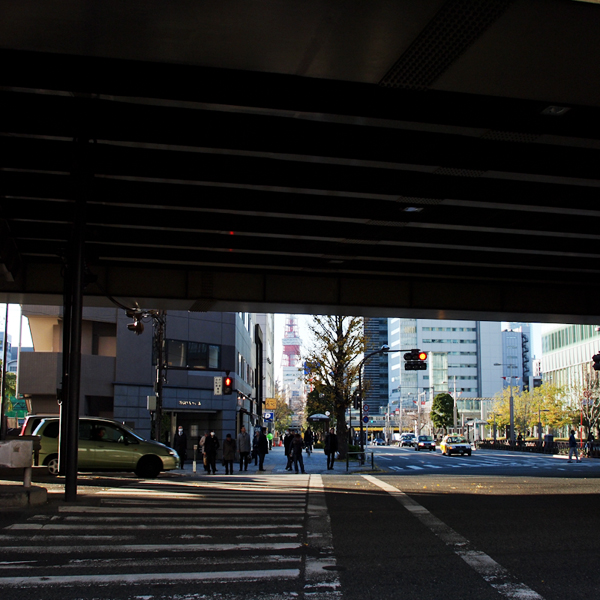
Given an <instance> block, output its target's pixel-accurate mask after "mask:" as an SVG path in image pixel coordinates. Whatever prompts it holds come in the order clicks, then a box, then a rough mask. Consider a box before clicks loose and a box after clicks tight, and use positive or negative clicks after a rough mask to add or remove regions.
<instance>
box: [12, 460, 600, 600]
mask: <svg viewBox="0 0 600 600" xmlns="http://www.w3.org/2000/svg"><path fill="white" fill-rule="evenodd" d="M377 453H378V458H377V459H376V463H377V464H383V463H385V464H386V467H385V469H384V470H381V471H377V472H375V473H370V472H367V471H365V472H364V473H353V474H349V475H346V474H338V473H336V474H327V473H322V474H321V473H318V474H315V473H313V474H312V475H306V476H303V475H298V476H297V475H295V474H290V473H287V472H270V473H266V474H258V473H248V474H243V475H242V474H238V475H235V476H233V477H231V476H230V477H227V476H224V475H217V476H211V477H205V476H200V477H198V478H190V477H186V476H182V475H178V474H177V473H169V474H164V475H161V476H160V477H159V478H158V479H157V480H153V481H143V480H142V481H140V480H138V479H136V478H135V477H133V476H129V475H114V476H82V477H81V479H80V482H79V498H78V502H77V503H75V504H66V503H65V502H64V500H63V499H62V498H63V496H62V484H61V482H60V480H57V481H55V483H52V484H49V491H50V497H51V500H50V502H49V504H48V505H47V506H44V507H38V508H32V509H29V510H25V511H12V512H6V511H0V596H1V597H2V598H7V599H8V600H13V599H15V600H16V599H18V600H30V599H31V600H55V599H56V600H58V599H60V600H75V599H77V600H109V599H111V600H112V599H114V600H121V599H123V600H124V599H131V600H133V599H134V598H135V599H138V600H139V599H140V598H144V600H186V599H187V600H200V599H202V598H215V599H216V598H219V599H220V600H238V599H242V598H244V599H252V598H261V599H265V600H275V599H276V598H277V599H286V598H290V599H291V598H294V599H296V598H311V599H312V600H321V599H323V600H324V599H325V598H327V599H328V600H332V599H334V600H335V599H336V598H344V599H346V600H355V599H356V600H359V599H360V600H364V599H370V598H377V599H381V598H402V599H403V600H404V599H407V600H413V599H414V600H416V599H419V600H423V599H424V598H431V599H437V598H453V599H468V598H477V599H479V600H485V599H488V598H490V599H491V598H511V599H512V598H519V599H522V598H528V599H536V598H544V599H546V600H553V599H557V600H558V599H560V600H564V598H565V597H570V598H595V597H598V589H599V587H600V586H599V584H600V576H599V575H598V573H597V569H596V567H595V564H596V562H597V560H598V558H599V557H598V549H597V545H596V544H595V537H596V531H597V530H598V526H599V525H600V523H598V520H599V519H600V510H598V508H600V507H599V506H598V504H599V503H600V500H599V496H598V491H599V487H600V479H599V478H600V464H598V465H597V464H596V462H595V461H584V462H582V463H572V464H568V463H567V462H566V461H565V460H564V459H562V458H552V457H546V458H545V457H540V456H537V457H535V456H530V455H524V456H521V457H516V458H515V455H512V454H508V456H506V457H505V456H504V455H500V454H494V456H487V453H485V452H480V451H478V452H476V453H474V454H473V455H472V456H471V457H443V456H441V455H440V454H439V451H438V452H437V453H436V454H433V453H428V454H425V453H418V452H414V450H408V449H406V450H400V449H389V448H378V449H377ZM384 458H389V459H390V460H383V459H384ZM469 461H470V462H469ZM488 463H492V464H488ZM599 463H600V461H599ZM427 464H431V465H436V466H437V465H438V464H439V465H440V466H441V468H433V467H431V466H426V465H427ZM468 464H470V465H471V466H466V465H468ZM454 465H459V466H458V467H457V466H454ZM473 465H478V466H473ZM393 466H398V467H401V468H402V470H395V469H392V468H391V467H393ZM409 466H414V467H419V468H416V469H410V468H408V467H409Z"/></svg>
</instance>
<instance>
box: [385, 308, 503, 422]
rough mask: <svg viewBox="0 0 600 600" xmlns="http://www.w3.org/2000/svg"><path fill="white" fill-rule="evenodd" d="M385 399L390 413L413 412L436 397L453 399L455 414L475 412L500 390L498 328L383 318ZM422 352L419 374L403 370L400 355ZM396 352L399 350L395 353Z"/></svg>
mask: <svg viewBox="0 0 600 600" xmlns="http://www.w3.org/2000/svg"><path fill="white" fill-rule="evenodd" d="M388 340H389V346H390V348H391V350H395V351H396V352H392V353H390V354H389V390H390V393H389V398H390V405H391V407H392V408H396V407H400V406H402V408H403V409H408V410H410V409H414V407H415V406H418V403H419V402H420V403H421V406H424V403H429V402H431V401H432V400H433V398H434V396H435V395H436V394H439V393H441V392H449V393H450V394H452V395H453V396H455V395H456V397H457V399H458V400H457V406H458V409H459V411H461V410H462V411H468V412H474V411H475V412H478V411H480V410H481V400H480V399H481V398H492V397H493V396H494V395H495V394H496V393H497V392H500V391H501V390H502V383H503V379H502V374H503V373H502V362H503V361H502V331H501V323H499V322H491V321H490V322H488V321H446V320H433V319H431V320H430V319H389V321H388ZM412 348H418V349H420V350H425V351H426V352H427V353H428V355H429V356H428V361H427V363H428V368H427V370H424V371H406V370H404V350H407V349H412ZM399 350H400V351H399Z"/></svg>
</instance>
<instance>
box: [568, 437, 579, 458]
mask: <svg viewBox="0 0 600 600" xmlns="http://www.w3.org/2000/svg"><path fill="white" fill-rule="evenodd" d="M573 454H574V455H575V462H581V459H580V458H579V453H578V452H577V440H576V439H575V431H573V430H572V429H571V435H570V437H569V460H568V462H573V461H572V460H571V458H572V456H573Z"/></svg>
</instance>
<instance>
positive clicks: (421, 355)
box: [404, 349, 427, 371]
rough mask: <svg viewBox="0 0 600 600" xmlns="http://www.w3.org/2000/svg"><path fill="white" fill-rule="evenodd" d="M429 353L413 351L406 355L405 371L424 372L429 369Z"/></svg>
mask: <svg viewBox="0 0 600 600" xmlns="http://www.w3.org/2000/svg"><path fill="white" fill-rule="evenodd" d="M426 360H427V352H423V351H422V350H418V349H415V350H411V351H410V352H407V353H406V354H405V355H404V361H405V362H404V370H405V371H424V370H425V369H427V363H426V362H425V361H426Z"/></svg>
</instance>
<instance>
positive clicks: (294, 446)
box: [290, 433, 306, 473]
mask: <svg viewBox="0 0 600 600" xmlns="http://www.w3.org/2000/svg"><path fill="white" fill-rule="evenodd" d="M303 448H304V441H303V440H302V436H301V435H300V434H299V433H297V434H296V435H295V436H294V439H293V440H292V443H291V445H290V453H291V455H292V460H293V461H294V469H295V470H296V473H297V472H298V463H300V468H301V469H302V473H306V471H305V470H304V459H303V458H302V449H303Z"/></svg>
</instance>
